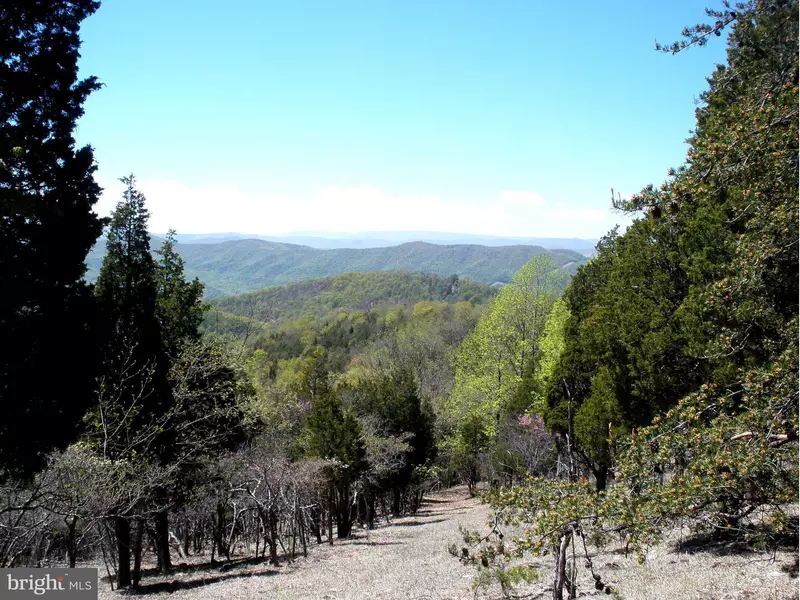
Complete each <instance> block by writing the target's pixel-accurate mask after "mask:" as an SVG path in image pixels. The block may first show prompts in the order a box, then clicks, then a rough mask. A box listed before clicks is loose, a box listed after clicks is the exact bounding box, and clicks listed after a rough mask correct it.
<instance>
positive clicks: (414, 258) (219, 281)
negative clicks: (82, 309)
mask: <svg viewBox="0 0 800 600" xmlns="http://www.w3.org/2000/svg"><path fill="white" fill-rule="evenodd" d="M153 241H154V244H155V242H156V241H157V240H156V239H155V238H154V239H153ZM100 248H102V246H99V247H95V248H94V249H93V250H92V252H91V253H90V254H89V257H87V265H88V267H89V270H88V273H87V279H89V280H93V279H94V278H95V277H96V273H97V271H98V270H99V266H100V262H101V261H102V250H101V249H100ZM176 250H177V252H178V253H179V254H180V255H181V257H182V258H183V259H184V260H185V261H186V273H187V275H188V276H189V277H197V278H198V279H200V280H201V281H203V282H204V283H205V284H206V297H207V298H216V297H220V296H230V295H235V294H241V293H245V292H252V291H256V290H260V289H263V288H267V287H271V286H275V285H284V284H288V283H293V282H296V281H302V280H305V279H314V278H318V277H326V276H329V275H337V274H340V273H347V272H354V271H423V272H425V273H431V274H434V275H442V276H447V275H451V274H456V275H459V276H466V277H469V278H471V279H473V280H475V281H478V282H482V283H488V284H491V283H494V282H496V281H500V282H504V283H505V282H508V281H510V280H511V277H512V276H513V275H514V273H516V272H517V271H518V270H519V269H520V268H521V267H522V265H524V264H525V263H526V262H528V261H529V260H530V259H531V258H532V257H533V256H538V255H540V254H548V255H550V256H551V257H552V258H553V262H554V263H555V265H556V266H557V267H565V269H566V270H567V271H568V272H570V273H573V272H574V271H575V269H577V267H578V266H580V265H581V264H584V263H585V262H586V260H587V259H586V257H584V256H583V255H582V254H580V253H579V252H575V251H573V250H546V249H545V248H542V247H540V246H500V247H489V246H480V245H476V244H463V245H448V246H441V245H437V244H428V243H426V242H410V243H407V244H401V245H399V246H391V247H387V248H363V249H351V248H336V249H331V250H317V249H315V248H311V247H309V246H299V245H295V244H284V243H280V242H270V241H265V240H256V239H246V240H233V241H227V242H222V243H218V244H178V245H177V246H176Z"/></svg>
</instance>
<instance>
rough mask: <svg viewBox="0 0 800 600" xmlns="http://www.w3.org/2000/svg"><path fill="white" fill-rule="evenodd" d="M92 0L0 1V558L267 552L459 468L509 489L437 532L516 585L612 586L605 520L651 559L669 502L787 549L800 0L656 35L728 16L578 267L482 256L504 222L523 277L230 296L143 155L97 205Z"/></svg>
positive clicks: (339, 526)
mask: <svg viewBox="0 0 800 600" xmlns="http://www.w3.org/2000/svg"><path fill="white" fill-rule="evenodd" d="M98 6H99V5H98V3H97V2H93V1H91V0H74V1H71V2H66V3H65V2H52V1H47V0H36V1H34V2H30V3H12V5H10V6H2V7H0V35H1V36H2V39H3V40H4V45H2V46H0V56H1V57H2V60H0V203H2V204H1V206H2V218H0V289H2V290H3V294H2V295H0V338H2V339H3V340H4V344H3V347H2V349H0V403H2V406H3V410H4V415H3V419H2V420H1V421H0V568H7V567H18V566H40V565H54V564H67V565H68V566H70V567H75V566H76V565H78V564H79V563H83V562H90V561H102V564H103V565H104V567H105V569H106V570H107V576H108V577H109V580H110V581H111V582H112V584H113V585H114V586H115V588H116V589H124V588H137V587H142V586H143V582H142V580H143V577H144V576H145V568H144V565H145V564H146V563H147V562H148V561H150V560H152V561H153V563H155V564H156V565H157V570H158V571H159V572H160V573H161V574H167V573H170V572H171V570H172V569H173V560H174V556H175V554H177V555H178V556H180V557H182V558H185V557H187V556H190V555H195V556H203V557H209V562H210V563H211V564H214V563H216V562H225V563H228V564H231V561H232V560H233V559H234V558H235V557H240V558H241V557H250V558H253V559H255V560H256V561H268V562H269V563H270V564H271V565H273V566H278V565H279V564H281V563H285V562H286V561H287V560H293V559H294V558H295V557H296V556H298V555H301V554H302V555H307V554H308V551H309V546H310V545H313V544H334V543H339V542H338V540H344V539H346V538H348V537H352V535H353V534H354V532H356V531H358V530H360V529H364V530H366V531H370V530H372V529H374V528H375V527H376V526H377V525H378V523H391V522H392V520H393V519H395V518H401V517H407V516H408V515H413V514H415V513H416V512H417V511H418V510H419V508H420V506H421V505H422V502H423V498H424V496H425V495H426V494H427V493H429V492H430V491H431V490H434V489H437V490H438V489H440V488H445V487H449V486H453V485H457V484H465V485H466V486H467V489H468V492H469V494H470V496H471V497H473V496H478V495H479V496H481V497H482V498H483V499H485V500H486V501H487V502H489V503H490V504H491V507H492V509H493V510H494V514H493V517H492V521H491V523H490V525H489V528H488V530H485V531H464V532H463V533H464V536H463V537H464V543H463V544H459V545H453V546H452V547H451V548H450V551H451V552H452V553H453V554H454V555H455V559H458V560H460V561H462V562H464V563H466V564H469V565H472V566H474V567H475V568H476V569H477V576H476V586H477V587H479V588H480V587H482V586H487V587H488V586H491V585H495V584H496V585H499V587H500V589H501V591H502V593H503V594H505V595H510V594H511V593H512V590H513V588H514V586H516V585H518V584H520V583H522V582H525V581H531V580H532V579H533V578H535V577H550V576H552V586H551V588H552V590H551V591H552V593H553V597H554V599H556V600H560V599H562V598H563V597H564V596H565V594H566V596H567V597H569V598H574V597H577V594H578V593H579V592H581V591H587V590H579V589H578V581H579V580H580V577H579V571H580V570H582V569H583V570H588V571H589V572H590V573H591V581H593V582H594V583H593V586H594V588H595V591H602V592H604V593H608V594H611V593H614V592H615V589H614V587H613V585H611V583H610V582H609V578H608V575H607V574H606V573H604V572H603V571H602V566H600V565H596V564H594V563H593V561H592V552H591V550H590V549H591V548H593V547H594V548H600V547H603V546H604V545H606V544H607V543H608V540H609V539H610V538H612V536H613V537H614V539H619V540H620V542H621V544H622V546H623V548H624V552H625V553H626V554H627V553H630V554H631V555H633V556H636V557H637V558H639V559H641V560H642V561H644V560H646V559H647V558H648V550H649V549H650V548H652V547H654V546H656V545H658V544H659V543H661V542H663V540H664V539H665V538H666V537H668V536H669V535H670V532H672V531H673V530H674V529H675V528H676V527H677V528H681V531H683V529H684V528H688V529H689V530H690V531H691V532H692V534H693V535H694V536H695V539H696V540H707V541H709V542H710V543H717V544H729V545H731V546H734V545H735V546H736V547H740V548H747V549H748V550H750V551H752V550H755V551H767V550H774V549H775V548H777V547H779V546H780V545H781V544H784V545H785V544H786V543H787V540H790V541H791V540H793V541H794V543H795V546H794V547H796V536H797V505H798V470H797V465H798V269H797V267H798V143H797V141H798V137H797V131H798V108H797V107H798V56H797V45H798V31H797V28H798V10H797V9H798V7H797V2H796V1H794V0H753V1H751V2H744V3H740V4H737V5H735V6H730V5H728V4H725V5H724V10H723V9H721V10H718V11H715V10H711V11H708V15H709V17H710V18H711V20H712V24H709V25H702V24H701V25H696V26H694V27H689V28H687V29H686V30H685V31H684V32H683V35H684V41H682V42H678V43H676V44H675V45H670V46H666V47H663V48H661V49H662V50H663V51H665V52H672V53H676V52H682V51H694V49H692V48H691V47H693V46H703V45H705V43H706V42H707V41H708V40H713V39H714V38H716V37H721V36H722V34H723V33H725V32H727V34H728V64H727V65H725V66H719V67H718V69H717V70H716V71H715V72H714V73H713V74H712V75H711V76H710V77H709V79H708V82H709V88H708V90H707V91H705V92H704V93H703V94H702V96H701V99H700V103H699V106H698V108H697V111H696V116H697V126H696V128H695V130H694V132H693V134H692V136H691V138H690V139H689V140H688V141H689V151H688V155H687V159H686V162H685V163H684V164H683V165H681V166H680V167H678V168H677V169H670V170H669V171H668V179H667V180H666V181H665V182H664V183H663V184H661V185H658V186H653V185H648V186H647V187H645V188H644V189H643V190H642V191H641V192H640V193H639V194H636V195H634V196H633V197H631V198H629V199H627V200H623V199H622V198H620V197H619V196H617V197H616V198H613V197H612V199H613V202H614V204H615V206H616V208H617V209H618V210H620V211H627V212H630V213H633V214H635V215H636V218H635V219H634V221H633V223H632V225H631V226H630V227H629V228H628V229H627V230H626V231H625V232H624V233H620V232H619V231H618V230H616V229H615V230H613V231H611V232H609V233H608V234H607V235H606V236H605V237H603V238H602V239H601V240H600V242H599V243H598V245H597V254H596V256H595V257H594V258H592V259H591V260H590V261H588V262H587V263H586V264H581V265H580V266H578V265H575V266H577V270H575V272H574V275H573V274H572V270H571V269H565V268H563V267H564V266H565V264H566V263H567V261H566V259H567V258H569V256H567V255H558V254H553V253H533V254H532V255H529V254H530V253H529V251H528V250H524V251H521V250H519V248H520V247H515V249H514V250H513V252H512V254H513V256H512V259H510V260H509V261H507V262H506V267H505V268H506V269H510V267H508V265H510V264H514V265H515V266H514V268H513V271H514V273H515V274H514V275H513V277H511V276H507V275H510V274H509V273H505V272H503V273H502V274H501V273H499V271H498V274H497V275H494V273H495V271H494V270H493V269H494V267H492V266H491V264H494V263H491V264H489V263H487V262H486V260H484V259H486V256H488V255H489V254H491V257H490V258H492V260H494V259H495V258H497V257H496V256H495V255H496V254H497V253H498V252H502V250H501V249H496V248H493V249H491V252H489V251H488V250H487V251H486V252H483V251H476V250H475V249H474V248H472V247H470V248H472V249H471V250H463V249H461V250H460V251H459V252H461V251H464V252H473V253H474V254H475V255H476V256H477V258H478V259H480V260H479V261H478V263H479V264H477V266H475V269H476V270H477V271H478V272H480V273H481V274H482V275H481V277H480V278H482V279H484V280H485V281H486V282H491V281H498V280H501V279H502V280H503V281H507V282H508V283H507V284H506V285H504V286H502V287H499V286H498V287H496V288H495V287H490V286H488V285H485V284H482V283H475V282H473V281H471V280H469V279H467V278H465V277H458V276H456V275H449V274H448V275H444V274H443V273H441V272H439V271H441V270H442V269H444V267H443V266H441V264H440V263H437V264H436V265H434V266H430V265H428V267H429V268H428V269H427V270H428V271H429V272H430V273H438V275H436V274H428V273H412V272H408V271H392V272H388V271H387V272H380V273H345V274H340V275H336V276H331V277H326V278H323V279H312V280H309V281H303V282H300V283H294V284H290V285H284V286H282V287H277V288H268V289H265V290H262V291H259V292H254V293H250V294H246V295H241V296H234V297H228V298H219V299H216V300H215V301H213V302H212V305H209V304H206V303H204V301H203V299H204V295H205V293H206V288H205V284H204V283H203V282H201V281H200V280H199V279H197V278H194V279H191V278H190V277H187V273H189V271H190V270H189V269H188V268H187V262H185V259H184V257H183V256H182V255H181V254H180V253H179V252H178V250H177V249H176V240H175V234H174V232H170V234H168V235H167V236H166V238H165V239H164V240H163V242H162V243H161V245H160V247H159V248H158V249H157V250H156V251H155V253H154V252H153V251H152V249H151V243H152V239H151V236H150V234H149V233H148V218H149V214H148V210H147V208H146V204H145V202H146V200H145V198H144V196H143V195H142V193H141V192H140V191H139V189H138V188H137V184H136V180H135V178H134V176H133V175H131V176H128V177H124V178H122V180H121V181H122V182H123V184H124V186H125V191H124V194H123V197H122V198H121V199H120V201H119V203H118V205H117V207H116V210H115V211H114V212H113V214H112V216H111V217H110V218H109V219H100V218H99V217H98V216H97V215H96V214H95V213H94V212H93V206H94V205H95V203H96V202H97V200H98V198H99V195H100V191H101V190H100V188H99V186H98V185H97V184H96V183H95V181H94V177H93V175H94V172H95V169H96V166H95V164H94V159H93V155H92V149H91V148H90V147H88V146H87V147H84V148H78V149H76V148H75V145H76V144H75V141H74V139H73V137H72V136H73V132H74V129H75V124H76V121H77V119H78V118H79V117H80V116H81V115H82V114H83V103H84V102H85V100H86V98H87V97H88V95H89V94H90V93H92V92H93V91H95V90H97V89H98V88H99V84H98V82H97V81H96V80H95V79H94V78H91V77H90V78H87V79H84V80H79V79H78V68H77V60H78V57H79V54H78V50H79V46H80V40H79V37H78V30H79V26H80V23H81V22H82V21H83V20H84V19H85V18H87V17H88V16H90V15H91V14H92V13H93V12H94V11H95V10H97V8H98ZM10 89H14V90H20V92H19V93H18V94H9V93H7V92H6V91H5V90H10ZM612 193H613V192H612ZM101 233H104V234H105V244H106V250H105V254H104V257H103V260H102V266H100V268H99V269H98V271H97V276H96V280H95V281H94V282H93V283H89V282H88V281H87V280H86V277H85V276H86V271H87V267H86V264H85V260H86V257H87V254H88V253H89V252H90V250H91V248H92V247H93V246H94V244H95V243H96V242H97V240H98V238H99V237H100V235H101ZM445 248H455V247H445ZM379 250H380V251H381V252H384V253H388V252H390V249H379ZM417 250H418V251H420V252H422V251H423V250H425V249H424V248H423V249H421V250H420V248H416V250H415V251H417ZM425 251H426V252H427V250H425ZM348 252H351V251H348ZM352 252H355V251H352ZM352 252H351V253H352ZM436 252H437V253H438V252H439V250H437V251H436ZM509 252H511V251H509ZM520 252H523V253H527V254H525V260H524V261H520V262H519V264H518V265H517V264H516V262H514V261H519V258H520V256H521V254H520ZM345 254H347V253H345ZM337 256H338V255H337ZM359 256H361V255H359ZM410 256H412V257H413V256H414V254H411V255H410ZM426 256H428V254H426ZM437 256H438V255H437ZM362 258H363V256H362ZM439 258H441V257H439ZM320 260H321V259H320ZM365 260H366V259H365ZM426 260H427V259H426ZM431 260H432V261H434V262H435V261H436V260H439V259H431ZM476 260H477V259H476ZM412 263H413V259H412ZM315 264H316V263H315ZM337 264H338V263H337ZM348 264H351V263H348ZM352 264H361V263H352ZM382 264H383V263H382ZM392 264H393V265H395V266H396V263H392ZM397 264H399V263H397ZM426 264H427V263H424V261H422V262H421V263H420V264H419V266H418V267H417V268H419V269H420V270H424V269H425V268H426ZM487 264H489V266H487ZM570 264H572V263H571V262H570ZM373 266H374V265H373ZM401 266H403V267H404V268H407V267H408V265H407V264H406V263H404V264H403V265H401ZM239 267H241V268H243V269H246V268H247V265H240V266H239ZM239 267H237V268H239ZM276 268H277V267H276ZM309 268H310V267H309ZM337 268H338V267H337ZM364 269H365V270H368V267H364ZM487 269H488V271H487ZM223 272H224V269H223ZM325 272H328V271H325ZM333 272H335V270H334V271H333ZM319 274H320V273H319V272H317V271H314V275H319ZM295 275H296V274H295ZM295 275H292V277H295ZM254 277H255V276H254ZM287 277H288V276H287ZM276 281H277V280H276ZM285 281H289V279H285V280H281V282H285ZM217 283H219V282H217ZM222 287H224V286H221V285H220V288H219V289H222ZM469 502H476V501H475V500H470V501H469ZM442 544H443V545H444V544H445V541H444V540H443V541H442ZM364 551H365V552H369V549H368V548H366V549H364ZM545 555H548V556H552V558H553V561H552V562H553V564H552V572H550V573H547V574H545V573H543V572H542V568H541V560H540V559H541V558H542V556H545ZM531 557H533V559H535V560H533V559H532V558H531ZM455 559H454V564H457V563H455ZM418 560H420V561H424V560H425V557H424V556H420V557H418ZM532 560H533V562H532ZM584 580H585V578H584Z"/></svg>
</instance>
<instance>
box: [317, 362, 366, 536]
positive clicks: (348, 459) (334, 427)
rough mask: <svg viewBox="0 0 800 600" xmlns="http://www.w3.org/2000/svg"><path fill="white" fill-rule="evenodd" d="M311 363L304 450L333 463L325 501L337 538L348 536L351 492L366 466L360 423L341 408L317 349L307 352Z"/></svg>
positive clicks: (351, 513)
mask: <svg viewBox="0 0 800 600" xmlns="http://www.w3.org/2000/svg"><path fill="white" fill-rule="evenodd" d="M311 357H312V358H313V359H314V360H312V361H311V362H310V363H309V365H308V367H310V368H308V369H307V373H306V374H305V376H304V380H305V381H306V382H307V392H308V394H309V396H310V397H311V412H310V413H309V415H308V421H307V425H306V427H307V431H308V440H309V442H308V450H309V454H310V455H311V456H318V457H320V458H324V459H328V460H331V461H333V463H332V465H331V468H330V473H329V483H330V489H329V500H330V503H331V508H332V509H334V508H335V513H336V526H337V535H338V537H340V538H343V537H347V536H348V535H350V530H351V529H352V527H353V506H352V501H351V490H352V486H353V484H355V482H356V481H357V480H358V478H359V476H360V475H361V473H362V471H363V470H364V468H365V467H366V462H365V461H366V450H365V448H364V440H363V436H362V431H361V424H360V423H359V421H358V419H357V418H356V417H355V415H354V414H353V413H352V411H350V410H348V409H347V408H345V407H344V406H343V404H342V401H341V399H340V398H339V396H338V395H337V393H336V391H335V390H334V389H332V387H331V386H330V384H329V382H328V373H327V372H326V371H325V369H324V364H325V355H324V352H323V351H321V349H317V350H314V351H313V352H312V353H311Z"/></svg>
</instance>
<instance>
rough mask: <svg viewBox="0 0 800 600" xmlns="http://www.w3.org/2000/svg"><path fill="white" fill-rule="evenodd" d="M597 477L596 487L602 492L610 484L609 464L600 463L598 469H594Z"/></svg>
mask: <svg viewBox="0 0 800 600" xmlns="http://www.w3.org/2000/svg"><path fill="white" fill-rule="evenodd" d="M592 471H593V473H594V478H595V488H596V489H597V491H598V492H602V491H603V490H605V489H606V487H607V486H608V466H607V465H600V466H599V467H598V468H597V469H593V470H592Z"/></svg>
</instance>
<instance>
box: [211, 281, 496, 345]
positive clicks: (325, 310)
mask: <svg viewBox="0 0 800 600" xmlns="http://www.w3.org/2000/svg"><path fill="white" fill-rule="evenodd" d="M495 295H496V288H492V287H490V286H488V285H486V284H484V283H477V282H474V281H472V280H470V279H467V278H463V277H458V276H457V275H450V276H449V277H440V276H438V275H429V274H427V273H415V272H409V271H372V272H366V273H342V274H340V275H332V276H329V277H322V278H318V279H309V280H305V281H300V282H296V283H290V284H288V285H284V286H277V287H271V288H266V289H264V290H259V291H257V292H250V293H247V294H240V295H237V296H228V297H224V298H219V299H214V300H212V301H211V306H212V310H211V312H210V313H209V314H208V315H207V316H206V324H205V327H206V330H208V331H215V332H218V333H234V334H237V335H241V334H242V332H243V331H245V330H246V329H247V328H248V324H249V326H250V327H252V326H253V324H258V325H259V326H260V325H261V324H262V323H267V324H269V325H270V326H279V325H282V324H284V323H288V322H291V321H295V320H298V319H309V320H315V319H321V318H324V317H326V316H328V315H330V314H331V313H337V314H338V313H350V312H354V311H369V310H371V309H374V308H377V307H396V306H406V307H411V306H414V305H416V304H417V303H419V302H446V303H449V304H454V303H457V302H470V303H472V304H474V305H483V304H487V303H488V302H489V301H490V300H491V299H492V298H494V297H495Z"/></svg>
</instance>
